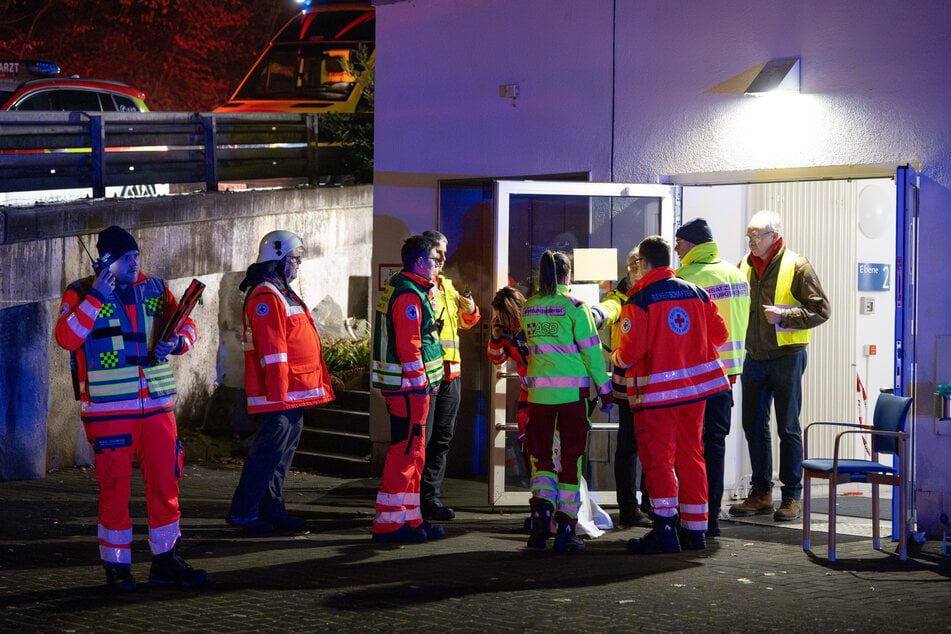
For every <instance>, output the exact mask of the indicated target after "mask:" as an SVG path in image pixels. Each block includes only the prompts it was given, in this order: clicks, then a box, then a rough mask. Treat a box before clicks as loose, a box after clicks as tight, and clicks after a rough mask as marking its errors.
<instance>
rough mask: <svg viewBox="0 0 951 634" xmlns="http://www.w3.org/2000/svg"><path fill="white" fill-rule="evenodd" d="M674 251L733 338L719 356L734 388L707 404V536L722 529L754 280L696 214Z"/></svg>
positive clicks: (682, 230)
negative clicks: (726, 256)
mask: <svg viewBox="0 0 951 634" xmlns="http://www.w3.org/2000/svg"><path fill="white" fill-rule="evenodd" d="M674 235H675V237H676V238H677V240H676V242H675V243H674V251H676V252H677V256H678V257H679V258H680V263H681V266H680V268H679V269H677V277H680V278H683V279H685V280H687V281H688V282H693V283H694V284H696V285H697V286H699V287H700V288H702V289H703V290H705V291H706V292H707V295H709V296H710V299H711V300H713V303H714V304H716V306H717V309H718V310H719V311H720V316H721V317H723V321H725V322H726V328H727V331H728V332H729V337H728V338H727V341H726V343H725V344H723V345H722V346H720V350H719V352H720V361H722V362H723V367H724V368H725V369H726V375H727V379H729V381H730V389H729V390H726V391H724V392H719V393H718V394H715V395H713V396H711V397H710V398H708V399H707V402H706V403H705V404H704V409H703V461H704V464H705V465H706V467H707V505H708V507H709V508H708V511H709V513H710V518H709V520H708V522H707V537H717V536H718V535H719V534H720V525H719V514H720V505H721V504H722V503H723V470H724V467H723V461H724V456H725V454H726V437H727V435H728V434H729V433H730V418H731V416H732V411H733V384H734V383H735V382H736V378H737V377H738V376H739V374H740V373H741V372H742V371H743V354H744V352H743V342H744V340H745V339H746V325H747V322H748V321H749V318H750V285H749V283H747V281H746V276H745V275H743V274H742V273H741V272H740V269H738V268H736V267H735V266H734V265H732V264H730V263H729V262H725V261H723V260H722V259H720V249H719V247H718V246H717V243H716V242H714V241H713V232H712V231H711V230H710V225H709V224H707V221H706V220H704V219H703V218H694V219H693V220H691V221H689V222H686V223H684V224H683V226H681V227H680V228H679V229H677V233H676V234H674Z"/></svg>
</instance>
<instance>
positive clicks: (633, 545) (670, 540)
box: [627, 515, 680, 555]
mask: <svg viewBox="0 0 951 634" xmlns="http://www.w3.org/2000/svg"><path fill="white" fill-rule="evenodd" d="M627 549H628V550H629V551H631V552H632V553H634V554H636V555H653V554H654V553H679V552H680V542H679V541H678V540H677V516H676V515H675V516H673V517H661V516H660V515H654V528H652V529H651V530H650V531H648V533H647V534H646V535H644V536H643V537H641V538H640V539H631V540H628V542H627Z"/></svg>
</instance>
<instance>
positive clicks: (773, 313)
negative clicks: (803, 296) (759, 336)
mask: <svg viewBox="0 0 951 634" xmlns="http://www.w3.org/2000/svg"><path fill="white" fill-rule="evenodd" d="M763 312H764V313H765V314H766V321H768V322H769V323H771V324H781V323H783V315H784V314H785V312H786V311H785V310H783V309H782V308H779V307H778V306H763Z"/></svg>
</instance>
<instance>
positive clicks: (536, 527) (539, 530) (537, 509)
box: [528, 501, 554, 550]
mask: <svg viewBox="0 0 951 634" xmlns="http://www.w3.org/2000/svg"><path fill="white" fill-rule="evenodd" d="M553 511H554V509H552V507H551V505H550V504H549V503H548V502H542V501H536V502H532V516H531V518H530V519H531V521H532V535H531V537H529V538H528V547H529V548H537V549H539V550H544V549H545V546H546V543H547V542H548V538H549V537H551V516H552V512H553Z"/></svg>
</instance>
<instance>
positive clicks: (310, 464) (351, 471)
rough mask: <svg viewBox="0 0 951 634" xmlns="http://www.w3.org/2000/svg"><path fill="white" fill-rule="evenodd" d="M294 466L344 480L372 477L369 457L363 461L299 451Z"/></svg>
mask: <svg viewBox="0 0 951 634" xmlns="http://www.w3.org/2000/svg"><path fill="white" fill-rule="evenodd" d="M293 466H294V467H296V468H298V469H310V470H313V471H317V472H318V473H323V474H325V475H332V476H339V477H342V478H369V477H370V459H369V457H367V458H366V459H365V460H363V459H360V458H354V457H348V456H339V455H335V454H332V453H326V452H321V451H308V450H301V449H298V450H297V452H295V454H294V464H293ZM371 505H372V501H371Z"/></svg>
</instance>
